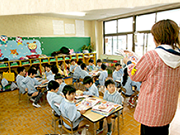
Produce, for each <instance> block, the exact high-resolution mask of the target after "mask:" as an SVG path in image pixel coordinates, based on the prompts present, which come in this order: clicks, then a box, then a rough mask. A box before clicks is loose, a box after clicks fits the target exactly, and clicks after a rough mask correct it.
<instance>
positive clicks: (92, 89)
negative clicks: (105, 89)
mask: <svg viewBox="0 0 180 135" xmlns="http://www.w3.org/2000/svg"><path fill="white" fill-rule="evenodd" d="M83 84H84V85H85V87H86V88H88V91H84V92H83V95H93V96H96V97H99V91H98V88H97V87H96V85H95V84H94V83H93V79H92V78H91V77H90V76H86V77H85V78H84V80H83Z"/></svg>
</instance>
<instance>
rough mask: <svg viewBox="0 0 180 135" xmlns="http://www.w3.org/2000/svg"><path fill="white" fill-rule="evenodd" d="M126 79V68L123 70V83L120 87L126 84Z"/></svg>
mask: <svg viewBox="0 0 180 135" xmlns="http://www.w3.org/2000/svg"><path fill="white" fill-rule="evenodd" d="M127 79H128V72H127V68H125V69H124V75H123V82H122V85H123V86H124V85H125V84H126V82H127Z"/></svg>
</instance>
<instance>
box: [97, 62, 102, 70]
mask: <svg viewBox="0 0 180 135" xmlns="http://www.w3.org/2000/svg"><path fill="white" fill-rule="evenodd" d="M96 63H97V66H96V69H97V70H98V71H100V70H101V65H102V61H101V59H98V60H97V61H96Z"/></svg>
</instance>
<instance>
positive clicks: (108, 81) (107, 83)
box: [105, 79, 115, 88]
mask: <svg viewBox="0 0 180 135" xmlns="http://www.w3.org/2000/svg"><path fill="white" fill-rule="evenodd" d="M109 84H114V85H115V83H114V81H113V80H112V79H108V80H107V81H105V86H106V88H107V86H108V85H109Z"/></svg>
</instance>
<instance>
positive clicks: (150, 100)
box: [124, 20, 180, 135]
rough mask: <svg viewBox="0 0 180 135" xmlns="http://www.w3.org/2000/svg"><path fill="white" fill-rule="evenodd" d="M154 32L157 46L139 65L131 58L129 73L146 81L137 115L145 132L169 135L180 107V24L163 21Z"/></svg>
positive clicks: (139, 79)
mask: <svg viewBox="0 0 180 135" xmlns="http://www.w3.org/2000/svg"><path fill="white" fill-rule="evenodd" d="M151 33H152V35H153V37H154V42H155V45H156V49H155V50H151V51H148V52H147V53H146V54H145V55H144V56H143V57H142V58H141V59H140V60H139V61H138V63H137V64H136V65H133V64H131V61H129V60H128V59H127V58H124V63H126V64H127V65H128V74H129V76H130V78H131V79H132V80H133V81H136V82H142V85H141V89H140V94H139V99H138V104H137V107H136V110H135V113H134V118H135V120H137V121H138V122H140V123H141V135H168V133H169V124H170V123H171V121H172V119H173V117H174V115H175V112H176V108H177V101H178V95H179V90H180V81H179V78H180V50H179V46H180V42H179V37H178V36H179V27H178V25H177V24H176V23H175V22H174V21H172V20H161V21H159V22H157V23H156V24H154V25H153V27H152V29H151Z"/></svg>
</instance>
